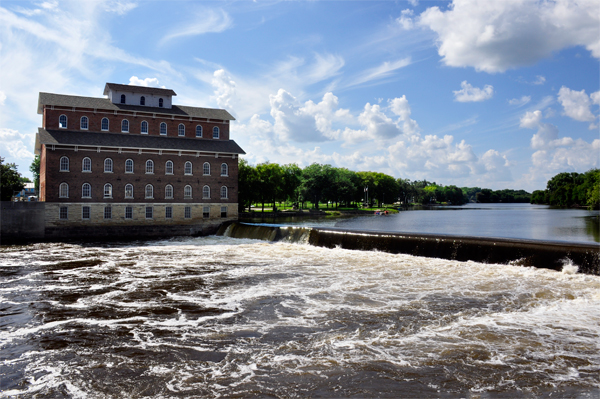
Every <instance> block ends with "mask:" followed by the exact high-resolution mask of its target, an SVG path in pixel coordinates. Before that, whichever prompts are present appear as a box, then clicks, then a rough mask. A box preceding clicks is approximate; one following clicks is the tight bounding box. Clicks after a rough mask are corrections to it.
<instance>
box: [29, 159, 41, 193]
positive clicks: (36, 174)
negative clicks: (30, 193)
mask: <svg viewBox="0 0 600 399" xmlns="http://www.w3.org/2000/svg"><path fill="white" fill-rule="evenodd" d="M29 170H30V171H31V173H33V183H34V184H35V191H36V192H38V193H39V192H40V156H39V155H36V156H35V157H34V158H33V162H31V165H29Z"/></svg>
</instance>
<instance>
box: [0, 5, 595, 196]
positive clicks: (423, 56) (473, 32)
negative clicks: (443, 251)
mask: <svg viewBox="0 0 600 399" xmlns="http://www.w3.org/2000/svg"><path fill="white" fill-rule="evenodd" d="M0 32H1V33H0V46H1V47H0V155H1V156H2V157H4V158H6V161H7V162H15V163H16V164H17V165H18V166H19V171H20V172H22V173H23V174H24V175H26V176H31V174H30V172H29V170H28V167H29V165H30V163H31V161H32V159H33V144H34V139H35V132H36V131H37V127H38V126H40V124H41V115H38V114H37V98H38V93H39V92H40V91H44V92H53V93H63V94H74V95H83V96H94V97H101V96H102V92H103V88H104V84H105V83H106V82H113V83H123V84H129V83H131V84H138V85H149V86H157V87H166V88H170V89H173V90H175V92H176V93H177V97H176V98H175V103H177V104H184V105H193V106H200V107H219V108H225V109H227V110H229V111H230V112H231V113H232V114H233V115H234V116H235V118H236V121H235V122H234V123H233V124H232V126H231V131H232V134H231V135H232V138H233V139H234V140H236V141H237V142H238V143H239V144H240V145H241V147H242V148H243V149H244V150H245V151H246V152H247V155H246V156H245V158H246V159H247V160H248V161H249V162H250V163H253V164H254V163H259V162H265V161H270V162H277V163H297V164H299V165H300V166H302V167H304V166H306V165H309V164H311V163H313V162H319V163H328V164H331V165H334V166H338V167H346V168H349V169H352V170H356V171H359V170H362V171H367V170H369V171H379V172H384V173H387V174H390V175H392V176H395V177H402V178H409V179H411V180H417V179H418V180H420V179H427V180H429V181H436V182H438V183H441V184H445V185H449V184H455V185H458V186H481V187H489V188H492V189H501V188H515V189H526V190H529V191H531V190H535V189H542V188H545V184H546V181H547V179H548V178H550V177H552V176H553V175H555V174H556V173H559V172H564V171H577V172H585V171H586V170H588V169H590V168H592V167H599V166H600V165H599V164H600V138H599V128H598V126H599V125H600V123H599V114H600V112H599V104H600V64H599V59H600V2H599V1H598V0H570V1H567V0H556V1H534V0H504V1H488V0H454V1H442V2H437V1H424V0H409V1H402V0H398V1H309V2H302V1H297V2H295V1H283V2H279V1H260V0H258V1H254V2H250V1H240V2H236V1H222V2H208V1H203V2H199V1H127V0H104V1H98V2H95V1H72V2H71V1H55V0H53V1H46V2H27V1H10V0H3V1H2V3H0Z"/></svg>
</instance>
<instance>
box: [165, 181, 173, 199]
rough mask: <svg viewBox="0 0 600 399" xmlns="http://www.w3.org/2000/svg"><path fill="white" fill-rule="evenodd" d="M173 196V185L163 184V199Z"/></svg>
mask: <svg viewBox="0 0 600 399" xmlns="http://www.w3.org/2000/svg"><path fill="white" fill-rule="evenodd" d="M172 198H173V186H172V185H170V184H167V185H166V186H165V199H172Z"/></svg>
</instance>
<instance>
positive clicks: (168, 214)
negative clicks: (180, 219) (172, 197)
mask: <svg viewBox="0 0 600 399" xmlns="http://www.w3.org/2000/svg"><path fill="white" fill-rule="evenodd" d="M171 218H173V207H172V206H166V207H165V219H171Z"/></svg>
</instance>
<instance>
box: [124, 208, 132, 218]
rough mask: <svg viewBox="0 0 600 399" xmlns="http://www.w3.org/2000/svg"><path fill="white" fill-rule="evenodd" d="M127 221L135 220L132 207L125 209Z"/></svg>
mask: <svg viewBox="0 0 600 399" xmlns="http://www.w3.org/2000/svg"><path fill="white" fill-rule="evenodd" d="M125 219H133V207H132V206H126V207H125Z"/></svg>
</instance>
